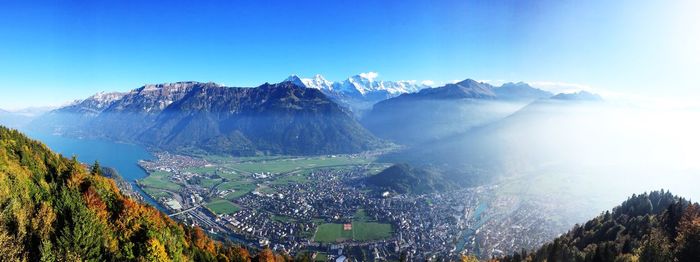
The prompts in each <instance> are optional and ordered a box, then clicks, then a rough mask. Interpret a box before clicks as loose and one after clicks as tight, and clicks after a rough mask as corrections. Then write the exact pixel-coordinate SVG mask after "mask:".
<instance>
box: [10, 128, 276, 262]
mask: <svg viewBox="0 0 700 262" xmlns="http://www.w3.org/2000/svg"><path fill="white" fill-rule="evenodd" d="M101 172H102V169H101V168H99V166H98V165H95V166H92V167H90V166H86V165H84V164H81V163H80V162H78V161H77V160H76V158H75V157H73V158H66V157H63V156H61V155H59V154H56V153H53V152H52V151H51V150H49V149H48V148H47V147H46V146H45V145H43V144H42V143H39V142H37V141H34V140H31V139H29V138H27V137H26V136H24V135H23V134H21V133H20V132H18V131H16V130H10V129H7V128H4V127H0V212H2V213H0V243H2V244H1V245H0V261H285V260H290V258H288V257H285V256H282V255H279V254H274V253H273V252H272V251H271V250H269V249H265V250H262V251H259V252H255V253H257V254H256V255H255V256H253V255H252V253H254V250H248V249H247V248H246V247H242V246H237V245H233V244H225V243H222V242H219V241H215V240H213V239H211V238H210V237H209V236H207V234H206V233H205V232H204V231H203V230H202V229H200V228H198V227H194V228H192V227H188V226H186V225H183V224H180V223H177V222H175V221H173V220H171V219H170V218H168V217H167V216H166V215H165V214H163V213H161V212H160V211H158V210H157V209H155V208H153V207H151V206H148V205H145V204H142V203H140V202H137V201H135V200H133V199H131V198H129V197H127V196H124V195H123V194H122V193H121V192H120V191H119V189H118V188H117V186H116V184H115V182H114V180H112V179H109V178H106V177H103V176H102V175H101Z"/></svg>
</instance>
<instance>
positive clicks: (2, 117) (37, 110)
mask: <svg viewBox="0 0 700 262" xmlns="http://www.w3.org/2000/svg"><path fill="white" fill-rule="evenodd" d="M52 109H53V108H51V107H29V108H24V109H20V110H12V111H9V110H4V109H0V124H2V125H5V126H8V127H12V128H22V127H24V126H26V125H27V124H29V123H30V122H31V121H32V120H33V119H34V118H36V117H38V116H40V115H42V114H44V113H46V112H48V111H51V110H52Z"/></svg>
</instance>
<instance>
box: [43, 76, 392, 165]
mask: <svg viewBox="0 0 700 262" xmlns="http://www.w3.org/2000/svg"><path fill="white" fill-rule="evenodd" d="M30 128H31V129H34V130H39V131H44V132H50V133H59V134H64V135H70V136H79V137H99V138H106V139H110V140H116V141H125V142H136V143H140V144H145V145H148V146H152V147H155V148H160V149H166V150H175V151H187V152H198V151H205V152H209V153H222V154H233V155H256V154H296V155H303V154H328V153H354V152H360V151H364V150H368V149H372V148H375V147H376V146H377V145H379V144H380V143H381V141H379V140H378V139H376V138H375V137H374V136H373V135H372V134H371V133H370V132H368V131H367V130H365V129H364V128H363V127H362V126H361V125H360V124H359V123H358V122H357V121H356V120H355V119H354V118H353V117H352V116H350V115H349V114H348V113H347V112H346V111H344V110H343V108H342V107H340V106H339V105H338V104H336V103H335V102H333V101H332V100H330V99H328V98H327V97H326V96H325V95H324V94H323V93H321V92H320V91H319V90H316V89H312V88H304V87H300V86H298V85H295V84H293V83H291V82H282V83H278V84H267V83H266V84H263V85H261V86H259V87H255V88H237V87H225V86H221V85H218V84H215V83H199V82H177V83H169V84H158V85H145V86H143V87H141V88H138V89H134V90H132V91H130V92H128V93H100V94H97V95H94V96H92V97H89V98H87V99H85V100H80V101H76V102H75V103H73V104H71V105H68V106H65V107H62V108H59V109H56V110H54V111H52V112H50V113H47V114H45V115H43V116H41V117H40V118H39V119H37V120H35V121H33V122H32V124H31V125H30Z"/></svg>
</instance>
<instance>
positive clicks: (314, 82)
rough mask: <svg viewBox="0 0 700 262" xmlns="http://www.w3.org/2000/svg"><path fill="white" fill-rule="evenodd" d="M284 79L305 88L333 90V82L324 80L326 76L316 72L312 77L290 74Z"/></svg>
mask: <svg viewBox="0 0 700 262" xmlns="http://www.w3.org/2000/svg"><path fill="white" fill-rule="evenodd" d="M284 81H285V82H286V81H289V82H292V83H294V84H295V85H298V86H303V87H306V88H315V89H320V90H327V91H331V90H333V82H331V81H328V80H326V78H324V77H323V76H322V75H319V74H316V75H315V76H314V77H313V78H300V77H298V76H297V75H291V76H289V77H287V79H285V80H284Z"/></svg>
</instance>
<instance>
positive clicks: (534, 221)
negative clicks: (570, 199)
mask: <svg viewBox="0 0 700 262" xmlns="http://www.w3.org/2000/svg"><path fill="white" fill-rule="evenodd" d="M156 157H157V158H156V159H155V160H153V161H141V162H140V165H141V166H142V167H143V168H144V169H145V170H147V171H148V172H149V174H151V175H150V176H149V177H148V178H146V179H142V180H141V181H139V183H138V184H139V186H140V187H142V188H143V189H144V191H145V192H147V193H148V194H149V195H151V196H152V197H153V198H155V199H156V200H157V201H158V202H159V203H160V204H161V205H163V206H164V207H166V208H167V209H168V210H167V211H168V212H169V213H170V216H171V217H173V218H175V219H178V220H180V221H182V222H185V223H188V224H190V225H197V226H200V227H202V228H204V229H206V230H207V231H209V232H210V233H212V234H215V235H219V236H220V237H221V238H224V239H229V240H232V241H234V242H235V241H238V242H243V243H246V244H249V245H254V246H258V247H263V246H269V247H270V248H272V249H274V250H275V251H278V252H282V253H287V254H290V255H296V254H300V253H303V252H310V253H312V254H314V255H316V257H317V260H326V259H335V258H338V257H340V256H351V257H359V258H362V259H361V260H375V261H376V260H379V261H381V260H396V259H399V258H400V257H402V256H403V257H404V258H410V259H415V260H424V259H436V258H445V257H455V256H458V255H459V254H462V253H469V254H474V255H477V256H479V257H481V258H489V257H491V256H493V255H503V254H510V253H512V252H514V251H519V250H520V248H534V247H536V246H538V245H541V244H542V243H544V242H545V241H546V240H548V239H551V238H552V237H554V236H556V235H558V234H561V233H562V232H564V231H565V230H566V226H565V225H566V223H562V222H556V221H546V220H545V219H544V218H545V217H547V216H546V215H545V214H544V213H543V212H547V210H548V209H543V208H542V205H543V204H542V203H539V202H536V201H533V200H521V199H518V198H516V197H513V196H507V195H505V196H503V195H501V194H498V185H488V186H480V187H473V188H464V189H458V190H451V191H449V192H435V193H431V194H424V195H408V194H395V193H393V192H378V191H377V190H375V189H373V188H371V187H369V186H367V185H365V184H364V183H363V181H364V178H365V177H367V176H368V175H372V174H375V173H377V172H379V171H380V170H381V169H382V168H383V167H385V166H382V165H379V166H378V164H376V163H372V162H371V161H367V160H366V159H369V158H368V157H367V155H363V156H357V155H355V156H328V157H326V158H322V159H293V160H290V159H288V158H262V159H256V158H252V159H239V160H236V161H234V160H231V159H219V158H210V159H208V158H199V157H191V156H183V155H175V154H171V153H164V152H160V153H156ZM358 158H359V159H360V160H358ZM325 162H331V163H332V164H328V165H324V163H325ZM263 163H264V165H263ZM290 163H293V164H290ZM309 163H311V164H309ZM299 166H301V167H304V168H299ZM265 168H267V169H268V170H267V171H266V170H264V169H265ZM553 223H556V224H557V226H552V224H553ZM559 224H561V225H559Z"/></svg>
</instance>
